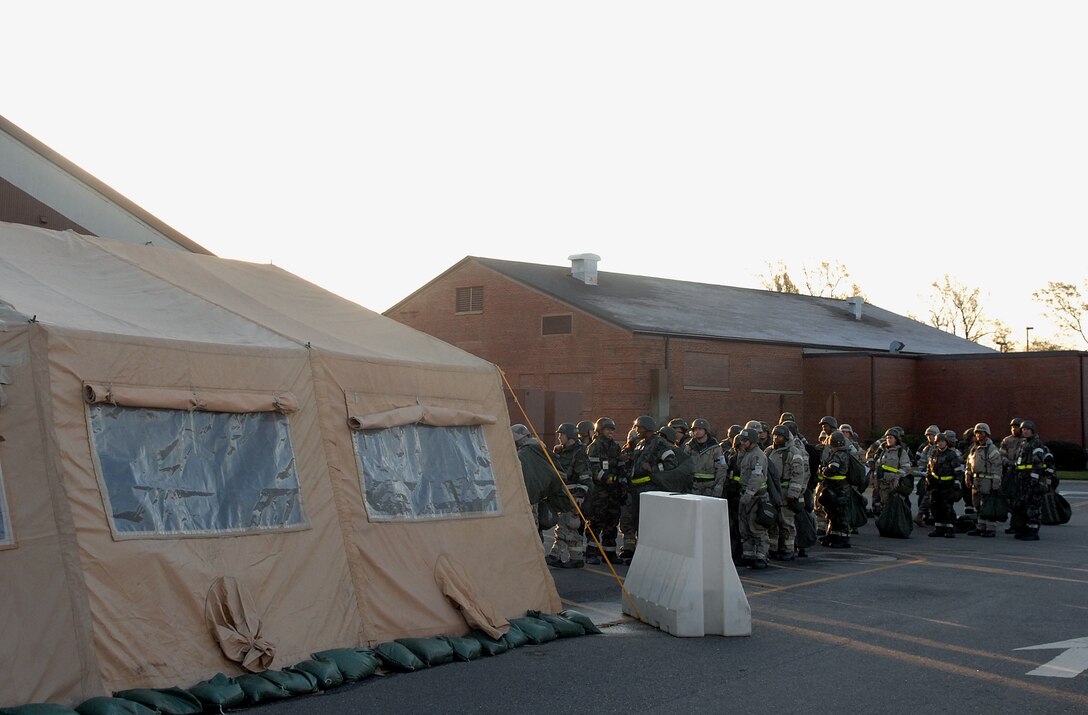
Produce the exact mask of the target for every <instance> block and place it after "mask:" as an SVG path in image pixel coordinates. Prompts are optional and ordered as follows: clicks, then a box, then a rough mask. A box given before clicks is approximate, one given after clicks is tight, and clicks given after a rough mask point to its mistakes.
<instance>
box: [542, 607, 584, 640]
mask: <svg viewBox="0 0 1088 715" xmlns="http://www.w3.org/2000/svg"><path fill="white" fill-rule="evenodd" d="M537 618H539V619H540V620H542V621H547V622H548V623H549V624H550V625H551V627H552V628H554V629H555V635H557V636H558V637H560V638H576V637H577V636H584V635H585V634H586V629H585V628H583V627H582V626H580V625H578V624H577V623H575V622H574V621H572V620H571V619H569V618H566V617H564V616H554V615H552V614H550V613H541V614H540V615H539V616H537Z"/></svg>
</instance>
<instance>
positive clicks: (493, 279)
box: [385, 254, 1085, 442]
mask: <svg viewBox="0 0 1088 715" xmlns="http://www.w3.org/2000/svg"><path fill="white" fill-rule="evenodd" d="M571 259H572V265H571V266H545V265H538V264H530V263H519V262H514V261H502V260H496V259H490V258H478V257H472V256H470V257H467V258H465V259H463V260H462V261H460V262H459V263H457V264H456V265H454V266H453V267H451V268H450V269H448V270H447V271H446V272H444V273H443V274H442V275H440V276H438V277H437V278H435V279H434V280H432V281H430V282H429V283H427V284H426V285H424V286H423V287H421V288H420V289H418V290H417V291H415V292H414V293H412V294H411V295H409V296H408V297H406V298H405V299H404V300H402V301H400V302H399V303H397V304H396V305H394V306H393V307H391V308H390V309H389V310H387V311H386V313H385V314H386V315H387V316H389V317H391V318H394V319H395V320H398V321H400V322H402V323H405V324H407V325H410V326H412V327H414V328H416V329H418V330H421V331H423V332H426V333H429V334H431V335H434V336H436V337H439V338H441V339H443V340H445V341H447V342H450V343H453V344H454V345H457V346H458V347H460V348H463V349H465V350H467V351H469V352H472V353H474V354H476V355H478V356H480V357H483V358H484V359H486V360H489V361H491V362H493V363H495V364H497V365H498V366H499V367H500V368H501V369H502V370H503V371H504V373H505V374H506V376H507V379H508V380H509V382H510V384H511V386H512V387H513V389H514V391H515V393H516V394H517V396H518V399H519V401H520V402H521V404H522V406H523V407H524V408H525V409H526V411H527V413H528V415H529V418H530V419H531V420H532V422H533V424H534V426H536V427H537V429H538V430H540V431H541V432H542V433H547V432H550V431H551V430H553V429H554V428H555V426H556V425H557V424H558V423H559V422H563V421H576V420H580V419H595V418H596V417H599V416H601V415H608V416H610V417H613V418H614V419H616V421H617V422H618V423H619V424H620V425H621V426H626V425H627V424H629V423H630V420H632V419H633V418H634V417H635V416H637V415H640V414H652V415H654V416H655V417H658V418H663V417H667V416H677V415H679V416H683V417H685V418H687V419H692V418H694V417H705V418H707V419H709V420H710V421H711V424H712V425H714V426H715V427H717V428H723V427H724V426H726V425H728V424H731V423H733V422H743V421H744V420H747V419H750V418H752V419H762V420H766V421H773V420H775V419H777V417H778V415H779V414H780V413H781V412H783V411H787V410H788V411H791V412H794V413H795V414H797V416H798V419H799V420H800V421H801V424H802V429H804V430H806V431H808V432H809V433H812V432H814V431H815V423H816V422H817V421H818V420H819V419H820V417H821V416H822V415H824V414H834V415H836V416H837V417H839V418H840V419H842V420H844V421H847V422H850V423H851V424H852V425H853V426H854V428H855V429H856V430H857V431H858V432H859V433H860V434H861V435H862V436H865V435H866V434H867V433H868V432H870V431H872V430H881V431H882V430H883V429H885V428H886V427H889V426H891V425H893V424H899V425H902V426H903V427H905V428H907V429H908V430H910V431H920V430H922V429H924V428H925V426H926V425H927V424H929V423H931V422H937V423H939V424H942V426H948V427H952V428H954V429H957V431H959V430H962V429H963V428H965V427H968V426H970V425H973V424H974V423H975V422H976V421H978V420H988V421H990V422H992V423H993V424H992V426H993V428H994V430H995V432H996V433H997V434H1000V433H1002V432H1004V431H1005V425H1006V424H1007V422H1008V419H1009V417H1010V416H1012V415H1016V416H1029V415H1030V416H1034V417H1035V418H1036V419H1037V420H1039V421H1040V425H1041V430H1042V431H1043V434H1044V436H1045V437H1046V436H1049V437H1051V438H1061V439H1067V440H1071V441H1078V442H1083V441H1084V419H1083V415H1082V412H1083V410H1082V405H1083V402H1084V399H1083V394H1084V389H1083V380H1080V381H1079V382H1078V381H1077V380H1079V377H1078V376H1079V375H1081V374H1082V373H1083V364H1084V360H1085V356H1084V355H1083V354H1081V353H1046V354H1044V353H1032V354H1030V355H1003V354H1000V353H997V352H994V351H993V350H990V349H989V348H986V347H983V346H981V345H978V344H977V343H973V342H969V341H967V340H964V339H962V338H958V337H956V336H954V335H951V334H949V333H946V332H944V331H941V330H937V329H936V328H933V327H931V326H928V325H925V324H923V323H919V322H917V321H915V320H911V319H910V318H906V317H904V316H901V315H897V314H895V313H892V312H890V311H886V310H883V309H881V308H878V307H877V306H874V305H868V304H865V303H864V301H862V300H861V299H860V298H851V299H849V300H846V301H844V300H837V299H830V298H816V297H812V296H801V295H790V294H782V293H775V292H771V291H763V290H753V289H747V288H735V287H730V286H719V285H708V284H700V283H690V282H686V281H675V280H666V279H661V278H651V277H644V276H633V275H624V274H617V273H607V272H598V271H597V270H596V263H597V260H599V259H598V258H597V257H596V256H593V255H592V254H586V255H581V256H572V257H571ZM1070 381H1073V382H1070ZM1070 384H1075V386H1076V389H1072V390H1070V389H1068V387H1067V386H1068V385H1070ZM1003 385H1004V386H1009V385H1012V387H1002V386H1003ZM1059 393H1060V396H1059V397H1057V399H1056V395H1059ZM510 410H511V412H510V413H511V420H512V421H514V422H517V421H519V420H521V419H522V417H521V414H520V411H519V409H518V408H517V406H516V405H515V404H513V403H511V406H510Z"/></svg>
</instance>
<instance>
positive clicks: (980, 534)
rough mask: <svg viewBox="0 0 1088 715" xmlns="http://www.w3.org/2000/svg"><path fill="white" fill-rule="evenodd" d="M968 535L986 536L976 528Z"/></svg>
mask: <svg viewBox="0 0 1088 715" xmlns="http://www.w3.org/2000/svg"><path fill="white" fill-rule="evenodd" d="M967 535H968V536H986V532H985V531H983V530H982V529H980V528H978V527H977V526H976V527H975V528H974V529H971V530H970V531H968V532H967Z"/></svg>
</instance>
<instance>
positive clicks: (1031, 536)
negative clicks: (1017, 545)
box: [1016, 529, 1039, 541]
mask: <svg viewBox="0 0 1088 715" xmlns="http://www.w3.org/2000/svg"><path fill="white" fill-rule="evenodd" d="M1016 538H1017V539H1019V540H1020V541H1038V540H1039V530H1038V529H1028V530H1027V531H1025V532H1024V533H1022V534H1017V535H1016Z"/></svg>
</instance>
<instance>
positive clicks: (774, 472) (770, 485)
mask: <svg viewBox="0 0 1088 715" xmlns="http://www.w3.org/2000/svg"><path fill="white" fill-rule="evenodd" d="M767 498H768V499H770V500H771V506H776V507H781V506H785V504H786V499H785V497H783V496H782V470H780V469H779V468H778V465H777V464H775V463H774V460H772V459H770V458H768V459H767Z"/></svg>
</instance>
